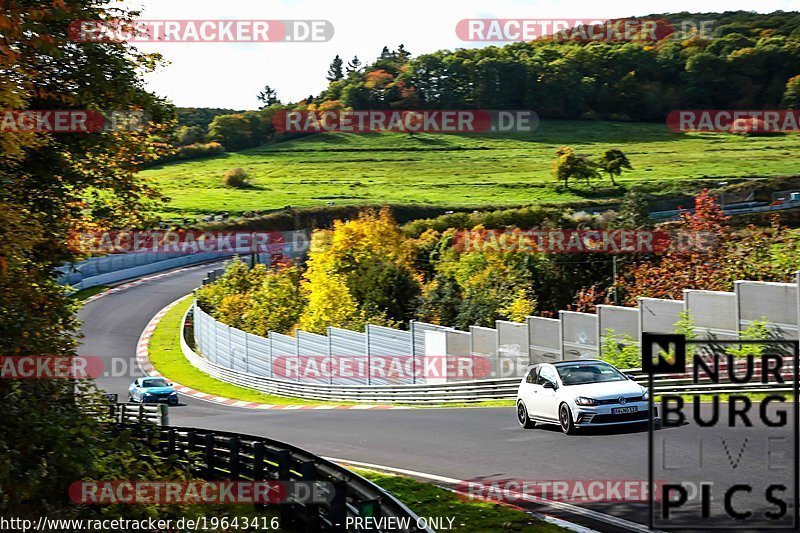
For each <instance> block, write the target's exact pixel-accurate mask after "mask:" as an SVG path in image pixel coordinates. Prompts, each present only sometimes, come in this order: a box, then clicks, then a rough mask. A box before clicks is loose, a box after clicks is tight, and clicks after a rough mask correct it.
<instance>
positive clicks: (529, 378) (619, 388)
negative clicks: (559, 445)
mask: <svg viewBox="0 0 800 533" xmlns="http://www.w3.org/2000/svg"><path fill="white" fill-rule="evenodd" d="M648 403H649V402H648V396H647V389H645V388H644V387H642V386H641V385H639V384H637V383H636V382H635V381H633V380H632V379H631V378H629V377H628V376H626V375H625V374H623V373H622V372H620V371H619V370H617V369H616V368H614V366H612V365H610V364H608V363H606V362H604V361H599V360H595V359H590V360H581V361H563V362H560V363H540V364H537V365H534V366H532V367H531V368H529V369H528V370H527V371H526V373H525V376H524V377H523V378H522V382H521V383H520V384H519V389H518V391H517V419H518V420H519V423H520V425H521V426H522V427H524V428H526V429H527V428H532V427H534V426H536V424H558V425H560V426H561V429H562V430H563V431H564V433H567V434H569V433H573V432H574V431H575V429H576V428H581V427H590V426H591V427H595V426H611V425H618V424H635V423H643V422H647V420H648V416H647V408H648ZM657 414H658V413H657V412H655V413H654V415H656V416H657Z"/></svg>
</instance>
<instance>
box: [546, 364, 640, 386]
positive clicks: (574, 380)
mask: <svg viewBox="0 0 800 533" xmlns="http://www.w3.org/2000/svg"><path fill="white" fill-rule="evenodd" d="M558 375H559V376H560V377H561V382H562V383H563V384H564V385H585V384H587V383H605V382H608V381H625V380H626V379H628V378H626V377H625V376H624V375H623V374H622V373H621V372H620V371H619V370H617V369H616V368H614V367H613V366H611V365H609V364H608V363H600V362H592V363H582V364H575V365H567V366H560V367H558Z"/></svg>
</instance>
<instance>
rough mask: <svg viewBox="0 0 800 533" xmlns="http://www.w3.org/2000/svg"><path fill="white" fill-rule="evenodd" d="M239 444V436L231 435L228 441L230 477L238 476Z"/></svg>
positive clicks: (235, 477)
mask: <svg viewBox="0 0 800 533" xmlns="http://www.w3.org/2000/svg"><path fill="white" fill-rule="evenodd" d="M239 445H240V442H239V437H233V438H232V439H231V441H230V448H231V450H230V451H231V454H230V457H229V459H228V460H229V461H230V474H231V479H237V478H238V477H239Z"/></svg>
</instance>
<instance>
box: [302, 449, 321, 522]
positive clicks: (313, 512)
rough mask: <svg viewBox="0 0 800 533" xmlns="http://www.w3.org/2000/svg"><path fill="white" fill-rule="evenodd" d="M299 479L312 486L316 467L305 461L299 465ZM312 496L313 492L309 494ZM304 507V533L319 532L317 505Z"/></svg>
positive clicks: (312, 463) (315, 477)
mask: <svg viewBox="0 0 800 533" xmlns="http://www.w3.org/2000/svg"><path fill="white" fill-rule="evenodd" d="M300 477H302V478H303V481H305V482H306V483H308V484H309V485H311V486H313V484H314V482H315V481H316V480H317V465H316V464H315V463H314V461H305V462H303V463H301V464H300ZM312 494H313V490H312V491H311V492H310V497H312V498H313V496H311V495H312ZM304 507H305V515H306V524H305V525H306V527H305V530H306V533H316V532H317V531H319V530H320V520H319V504H317V503H307V504H305V506H304Z"/></svg>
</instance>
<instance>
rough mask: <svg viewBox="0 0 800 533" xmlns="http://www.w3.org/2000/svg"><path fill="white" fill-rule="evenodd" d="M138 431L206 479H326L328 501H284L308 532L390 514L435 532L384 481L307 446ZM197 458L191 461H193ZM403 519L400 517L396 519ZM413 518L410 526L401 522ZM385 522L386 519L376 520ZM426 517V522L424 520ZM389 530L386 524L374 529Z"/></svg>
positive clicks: (410, 531)
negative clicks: (381, 484)
mask: <svg viewBox="0 0 800 533" xmlns="http://www.w3.org/2000/svg"><path fill="white" fill-rule="evenodd" d="M133 433H134V435H135V436H137V437H139V438H141V439H142V440H143V441H145V442H146V443H148V444H149V445H150V446H151V447H152V448H153V449H154V450H155V451H156V452H157V453H159V454H161V455H162V456H164V457H169V456H177V457H179V458H181V459H182V460H184V461H185V464H187V465H188V466H190V467H192V468H194V469H195V473H196V474H197V475H198V476H200V477H202V478H203V479H206V480H234V479H235V480H248V481H287V482H288V481H303V482H326V483H327V484H330V485H329V486H331V487H332V488H333V497H332V498H331V499H329V502H328V503H324V504H323V503H285V504H280V505H279V512H280V515H281V527H288V528H290V529H293V530H299V531H305V532H308V533H311V532H317V531H331V532H342V533H344V532H345V531H352V530H353V529H352V528H348V527H347V525H346V524H347V518H348V517H374V518H380V517H387V518H389V520H386V521H385V523H387V524H391V525H392V527H391V531H392V532H406V533H422V532H424V533H434V531H433V530H432V529H430V528H429V527H427V526H425V527H418V520H419V517H418V516H417V515H416V514H415V513H414V512H413V511H412V510H411V509H409V508H408V507H407V506H406V505H404V504H403V503H402V502H401V501H400V500H398V499H397V498H395V497H394V496H392V495H391V494H389V493H388V492H386V491H385V490H384V489H382V488H381V487H379V486H378V485H376V484H374V483H372V482H371V481H369V480H367V479H365V478H363V477H361V476H359V475H358V474H355V473H353V472H351V471H349V470H348V469H346V468H344V467H342V466H340V465H337V464H336V463H333V462H331V461H328V460H326V459H323V458H321V457H319V456H317V455H314V454H312V453H310V452H307V451H305V450H303V449H301V448H297V447H295V446H292V445H289V444H286V443H283V442H279V441H276V440H272V439H268V438H265V437H256V436H250V435H242V434H237V433H228V432H224V431H214V430H207V429H197V428H186V427H146V426H135V427H133ZM190 459H191V460H190ZM395 519H397V520H395ZM404 521H405V522H407V523H408V526H407V527H402V528H399V529H398V528H397V527H395V524H400V523H403V522H404ZM373 523H374V524H380V522H377V521H376V522H373ZM423 523H424V521H420V525H422V524H423ZM369 530H370V531H374V532H376V533H383V532H387V533H388V531H389V529H383V526H378V527H376V528H370V529H369Z"/></svg>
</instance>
